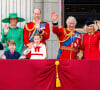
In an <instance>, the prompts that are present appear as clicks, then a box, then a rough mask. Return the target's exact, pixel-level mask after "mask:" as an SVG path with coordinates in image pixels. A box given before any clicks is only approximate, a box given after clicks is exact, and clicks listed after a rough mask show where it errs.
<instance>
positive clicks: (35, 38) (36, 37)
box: [34, 36, 41, 44]
mask: <svg viewBox="0 0 100 90" xmlns="http://www.w3.org/2000/svg"><path fill="white" fill-rule="evenodd" d="M40 41H41V38H40V36H34V43H35V44H40Z"/></svg>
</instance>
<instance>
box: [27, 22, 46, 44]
mask: <svg viewBox="0 0 100 90" xmlns="http://www.w3.org/2000/svg"><path fill="white" fill-rule="evenodd" d="M46 24H47V23H46V22H41V23H40V28H41V29H44V28H45V25H46ZM37 33H38V31H37V29H36V30H35V32H33V33H32V34H31V35H30V37H29V40H30V42H32V41H33V36H34V34H37Z"/></svg>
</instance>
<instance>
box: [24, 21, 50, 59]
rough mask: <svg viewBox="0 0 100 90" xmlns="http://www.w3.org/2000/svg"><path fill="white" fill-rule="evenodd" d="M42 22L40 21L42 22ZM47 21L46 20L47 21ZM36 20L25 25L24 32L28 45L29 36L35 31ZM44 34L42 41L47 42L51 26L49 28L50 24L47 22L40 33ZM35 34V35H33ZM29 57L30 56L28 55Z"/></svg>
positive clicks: (25, 42)
mask: <svg viewBox="0 0 100 90" xmlns="http://www.w3.org/2000/svg"><path fill="white" fill-rule="evenodd" d="M41 23H42V22H40V24H41ZM45 23H46V22H45ZM35 24H36V23H35V21H33V22H30V23H27V24H26V25H25V27H24V34H23V39H24V44H25V45H26V46H27V45H28V44H29V43H31V42H30V40H29V37H30V35H31V34H32V33H33V34H34V33H35V31H36V28H35V27H34V26H35ZM39 34H40V35H41V36H42V40H41V43H44V44H46V40H47V39H49V36H50V28H49V24H48V23H46V24H45V26H44V27H43V29H42V33H39ZM33 36H34V35H33ZM32 42H33V41H32ZM28 58H29V57H28Z"/></svg>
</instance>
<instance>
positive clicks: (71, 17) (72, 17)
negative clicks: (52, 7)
mask: <svg viewBox="0 0 100 90" xmlns="http://www.w3.org/2000/svg"><path fill="white" fill-rule="evenodd" d="M70 19H73V20H74V21H75V25H76V24H77V20H76V18H75V17H74V16H69V17H68V18H67V20H66V24H68V22H69V20H70Z"/></svg>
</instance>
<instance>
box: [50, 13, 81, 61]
mask: <svg viewBox="0 0 100 90" xmlns="http://www.w3.org/2000/svg"><path fill="white" fill-rule="evenodd" d="M51 17H52V20H53V27H52V28H53V29H52V31H53V33H54V34H56V35H57V38H58V41H59V42H60V49H59V53H58V57H57V59H76V58H77V53H78V52H80V50H81V35H80V33H79V32H77V31H76V30H75V26H76V24H77V21H76V19H75V17H73V16H69V17H68V19H67V20H66V24H67V28H63V27H62V28H59V27H58V22H57V19H58V15H57V14H56V13H55V12H52V14H51Z"/></svg>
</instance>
